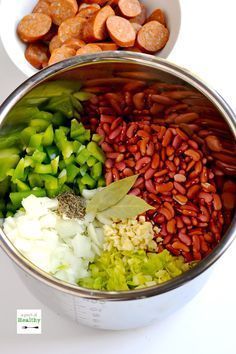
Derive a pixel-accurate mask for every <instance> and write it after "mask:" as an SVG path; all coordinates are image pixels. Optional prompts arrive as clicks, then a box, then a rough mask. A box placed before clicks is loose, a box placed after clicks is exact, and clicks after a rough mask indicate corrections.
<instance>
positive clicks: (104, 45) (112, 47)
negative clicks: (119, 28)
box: [96, 42, 118, 51]
mask: <svg viewBox="0 0 236 354" xmlns="http://www.w3.org/2000/svg"><path fill="white" fill-rule="evenodd" d="M96 44H97V45H98V46H99V47H100V48H101V49H102V51H107V50H117V49H118V46H117V45H116V44H115V43H110V42H100V43H96Z"/></svg>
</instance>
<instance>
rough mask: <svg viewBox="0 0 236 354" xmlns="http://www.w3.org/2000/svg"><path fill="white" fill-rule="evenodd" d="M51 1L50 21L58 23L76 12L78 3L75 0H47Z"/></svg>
mask: <svg viewBox="0 0 236 354" xmlns="http://www.w3.org/2000/svg"><path fill="white" fill-rule="evenodd" d="M49 1H50V3H51V6H50V9H51V16H52V21H53V23H55V24H56V25H58V26H59V25H60V24H61V23H62V22H63V21H65V20H66V19H67V18H71V17H74V16H75V15H76V14H77V12H78V3H77V1H76V0H49Z"/></svg>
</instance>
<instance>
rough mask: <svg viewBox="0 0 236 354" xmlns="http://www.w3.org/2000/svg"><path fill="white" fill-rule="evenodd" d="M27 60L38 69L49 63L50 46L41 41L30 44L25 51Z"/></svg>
mask: <svg viewBox="0 0 236 354" xmlns="http://www.w3.org/2000/svg"><path fill="white" fill-rule="evenodd" d="M25 58H26V60H27V61H28V62H29V63H30V64H31V65H32V66H34V67H35V68H36V69H41V68H42V67H43V66H44V65H47V63H48V59H49V58H48V47H47V46H46V45H44V44H41V43H33V44H29V45H28V46H27V48H26V51H25Z"/></svg>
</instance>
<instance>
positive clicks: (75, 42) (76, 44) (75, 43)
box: [63, 38, 85, 50]
mask: <svg viewBox="0 0 236 354" xmlns="http://www.w3.org/2000/svg"><path fill="white" fill-rule="evenodd" d="M63 44H64V45H66V46H67V47H70V48H73V49H74V50H78V49H79V48H81V47H83V46H85V43H84V41H82V40H81V39H78V38H70V39H67V41H65V42H64V43H63Z"/></svg>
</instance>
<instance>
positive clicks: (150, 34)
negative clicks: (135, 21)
mask: <svg viewBox="0 0 236 354" xmlns="http://www.w3.org/2000/svg"><path fill="white" fill-rule="evenodd" d="M168 39H169V31H168V29H167V28H166V27H165V26H163V25H162V24H161V23H160V22H157V21H150V22H148V23H146V24H145V25H144V26H143V27H142V28H141V29H140V31H139V32H138V34H137V44H138V46H139V47H140V48H141V49H142V50H144V51H146V52H149V53H155V52H157V51H158V50H160V49H161V48H163V47H164V46H165V45H166V43H167V41H168Z"/></svg>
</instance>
